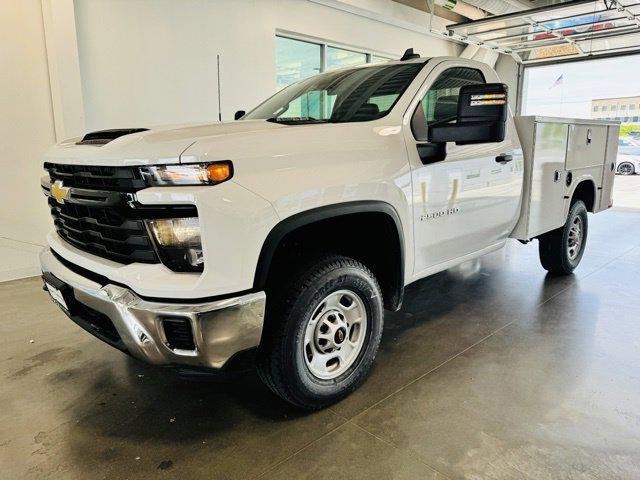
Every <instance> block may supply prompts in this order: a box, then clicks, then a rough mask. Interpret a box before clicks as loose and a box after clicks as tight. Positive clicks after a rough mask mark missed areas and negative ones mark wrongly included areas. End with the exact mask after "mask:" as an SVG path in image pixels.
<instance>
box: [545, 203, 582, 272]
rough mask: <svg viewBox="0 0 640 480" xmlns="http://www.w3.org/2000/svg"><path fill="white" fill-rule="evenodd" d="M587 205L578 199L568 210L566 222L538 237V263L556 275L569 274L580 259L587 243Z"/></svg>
mask: <svg viewBox="0 0 640 480" xmlns="http://www.w3.org/2000/svg"><path fill="white" fill-rule="evenodd" d="M588 227H589V224H588V218H587V207H586V206H585V204H584V202H582V201H581V200H578V201H577V202H575V203H574V204H573V205H571V209H570V210H569V215H568V217H567V221H566V223H565V224H564V225H563V226H562V227H560V228H557V229H556V230H552V231H550V232H548V233H545V234H544V235H541V236H540V237H538V252H539V254H540V263H541V264H542V266H543V267H544V269H545V270H547V271H549V272H550V273H553V274H557V275H569V274H570V273H572V272H573V271H574V270H575V268H576V267H577V266H578V264H579V263H580V260H582V255H583V254H584V248H585V245H586V244H587V231H588Z"/></svg>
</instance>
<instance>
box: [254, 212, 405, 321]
mask: <svg viewBox="0 0 640 480" xmlns="http://www.w3.org/2000/svg"><path fill="white" fill-rule="evenodd" d="M372 214H373V215H376V216H378V218H380V219H382V218H384V219H386V221H387V222H388V225H390V226H391V225H392V226H393V227H389V228H390V232H392V233H395V238H394V239H390V242H392V244H393V245H394V246H395V247H396V248H397V251H395V252H394V253H395V254H396V255H395V258H393V260H391V262H390V265H395V266H394V267H392V268H393V272H392V275H391V278H387V279H384V281H381V287H382V289H383V295H384V303H385V307H386V308H387V309H390V310H397V309H399V308H400V306H401V304H402V297H403V293H404V268H405V239H404V233H403V228H402V222H401V220H400V216H399V214H398V212H397V211H396V209H395V208H394V207H393V206H392V205H391V204H389V203H387V202H384V201H378V200H365V201H354V202H345V203H339V204H333V205H326V206H322V207H317V208H313V209H310V210H305V211H303V212H300V213H297V214H294V215H292V216H290V217H287V218H285V219H283V220H281V221H280V222H279V223H277V224H276V225H275V226H274V227H273V228H272V229H271V231H270V232H269V234H268V235H267V237H266V239H265V241H264V242H263V245H262V248H261V250H260V255H259V257H258V264H257V266H256V272H255V276H254V284H253V287H254V289H255V290H264V289H266V288H267V286H268V283H269V280H270V276H271V274H272V271H273V268H274V262H275V261H277V255H278V253H279V250H280V249H281V246H282V245H283V242H284V241H285V240H286V239H287V238H290V237H291V236H293V235H295V234H297V233H300V232H302V231H303V230H304V229H305V228H312V227H314V226H318V225H319V224H321V223H322V222H327V221H333V220H338V219H345V218H346V217H347V216H360V218H362V217H363V216H367V215H369V216H370V215H372ZM332 253H339V252H332ZM385 253H386V252H385ZM390 258H391V257H390ZM372 270H374V273H376V272H375V268H373V269H372ZM379 280H380V279H379Z"/></svg>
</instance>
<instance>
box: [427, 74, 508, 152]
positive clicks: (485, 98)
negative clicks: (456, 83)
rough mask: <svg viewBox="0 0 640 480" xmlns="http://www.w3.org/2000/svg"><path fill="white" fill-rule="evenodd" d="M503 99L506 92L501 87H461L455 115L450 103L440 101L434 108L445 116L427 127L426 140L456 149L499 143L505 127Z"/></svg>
mask: <svg viewBox="0 0 640 480" xmlns="http://www.w3.org/2000/svg"><path fill="white" fill-rule="evenodd" d="M507 95H508V88H507V86H506V85H505V84H503V83H486V84H481V85H465V86H463V87H462V88H461V89H460V95H459V97H458V99H457V104H456V112H455V115H454V111H453V108H452V102H451V100H452V99H450V98H448V97H441V98H440V99H438V100H439V101H438V102H437V103H436V106H435V108H436V109H437V110H439V111H441V112H445V113H447V114H448V115H445V113H443V114H442V115H441V116H440V118H443V120H442V121H439V122H436V123H433V124H430V125H429V127H428V140H429V141H430V142H433V143H446V142H456V145H471V144H476V143H497V142H502V141H503V140H504V137H505V132H506V124H507V109H508V105H507ZM440 100H442V101H440ZM454 122H455V123H454Z"/></svg>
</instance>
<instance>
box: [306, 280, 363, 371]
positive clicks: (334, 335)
mask: <svg viewBox="0 0 640 480" xmlns="http://www.w3.org/2000/svg"><path fill="white" fill-rule="evenodd" d="M367 329H368V317H367V311H366V308H365V305H364V302H363V301H362V299H361V298H360V296H358V294H356V293H355V292H353V291H351V290H338V291H336V292H332V293H330V294H329V295H327V296H326V297H325V298H324V299H323V300H321V301H320V302H319V303H318V305H317V306H316V308H315V309H314V310H313V313H312V314H311V317H310V318H309V321H308V322H307V327H306V329H305V335H304V343H303V345H302V355H303V357H304V360H305V363H306V365H307V368H308V369H309V372H310V373H311V374H312V375H313V376H315V377H317V378H319V379H321V380H333V379H335V378H337V377H339V376H340V375H342V374H343V373H344V372H346V371H347V370H348V369H349V368H350V367H351V366H352V365H353V364H354V363H355V361H356V359H357V358H358V356H359V354H360V352H361V351H362V348H363V346H364V343H365V339H366V336H367Z"/></svg>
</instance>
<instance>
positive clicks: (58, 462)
mask: <svg viewBox="0 0 640 480" xmlns="http://www.w3.org/2000/svg"><path fill="white" fill-rule="evenodd" d="M591 220H592V223H591V230H590V232H589V235H590V238H589V244H588V250H587V253H586V255H585V258H584V260H583V263H582V265H581V266H580V268H579V269H578V270H577V272H576V274H575V275H573V276H570V277H563V278H553V277H547V276H545V272H544V271H543V270H542V269H541V268H540V267H539V265H538V259H537V245H536V243H535V242H534V243H532V244H529V245H526V246H523V245H520V244H518V243H516V242H510V243H509V245H508V246H507V247H506V248H505V249H504V250H503V251H501V252H497V253H495V254H491V255H489V256H487V257H485V258H483V259H482V261H481V262H477V263H474V264H468V265H465V266H464V268H461V269H455V270H451V271H448V272H443V273H441V274H438V275H436V276H434V277H431V278H429V279H425V280H423V281H420V282H418V283H416V284H414V285H412V286H410V287H409V288H408V291H407V297H406V301H405V305H404V307H403V309H402V310H401V311H400V312H398V313H393V314H391V313H389V314H387V316H386V325H385V332H384V337H383V342H382V346H381V351H380V354H379V356H378V359H377V361H376V365H375V369H374V372H373V374H372V375H371V377H370V379H369V380H368V381H367V382H366V383H365V385H364V386H363V387H362V388H361V389H360V390H359V391H358V392H356V393H355V394H354V395H352V396H351V397H349V398H348V399H346V400H345V401H343V402H342V403H340V404H338V405H335V406H334V407H332V408H330V409H327V410H324V411H321V412H317V413H313V414H309V413H304V412H300V411H298V410H296V409H294V408H292V407H289V406H288V405H287V404H285V403H283V402H282V401H280V400H279V399H277V398H276V397H274V396H273V395H271V394H270V393H269V392H268V391H267V390H266V389H265V388H264V387H263V386H262V385H261V384H260V383H259V381H258V380H257V379H256V377H255V376H254V375H246V376H243V377H240V378H237V379H235V380H234V381H229V382H226V383H224V382H206V383H203V382H199V383H196V382H187V381H183V380H179V379H177V378H176V377H175V376H174V375H173V374H172V373H171V372H168V371H165V370H162V369H157V368H151V367H147V366H145V365H142V364H140V363H138V362H136V361H134V360H131V359H129V358H127V357H126V356H124V355H122V354H121V353H119V352H117V351H114V350H112V349H111V348H110V347H108V346H106V345H103V344H102V343H100V342H99V341H98V340H95V339H93V338H92V337H91V336H89V335H88V334H86V333H85V332H84V331H82V330H80V328H78V327H76V326H75V325H74V324H73V323H72V322H70V321H69V320H67V319H66V318H65V317H64V315H63V314H62V313H61V312H59V311H58V310H57V308H56V307H54V306H53V305H52V303H51V302H50V301H49V300H48V298H47V296H46V294H45V293H44V292H42V291H41V289H40V282H39V280H38V279H27V280H20V281H14V282H8V283H4V284H2V285H0V302H1V303H2V306H3V315H2V317H1V318H0V338H1V339H2V340H1V341H2V348H1V349H0V355H1V360H2V361H1V363H0V376H1V377H2V388H1V389H0V425H2V428H0V464H1V465H2V470H3V473H2V477H3V478H43V477H47V476H51V477H53V478H65V479H67V478H78V479H84V478H110V479H114V478H199V477H206V478H221V479H222V478H224V479H235V478H239V479H240V478H241V479H245V478H255V477H260V476H261V477H262V478H286V479H292V478H295V479H300V478H310V479H314V480H318V479H324V478H327V479H329V478H331V479H336V478H350V479H351V478H379V479H387V478H406V479H415V478H420V479H424V478H472V479H479V478H482V479H487V478H496V479H497V478H500V479H502V478H532V479H545V478H581V479H584V478H588V479H591V478H604V479H614V478H615V479H618V478H629V479H631V478H640V363H639V362H638V359H639V358H640V341H639V340H638V339H639V338H640V323H639V322H638V319H639V318H640V316H639V314H638V311H639V310H640V294H639V293H640V288H639V287H638V281H639V279H640V275H639V273H640V214H639V213H638V212H631V211H609V212H606V213H603V214H599V215H597V216H595V217H591Z"/></svg>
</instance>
